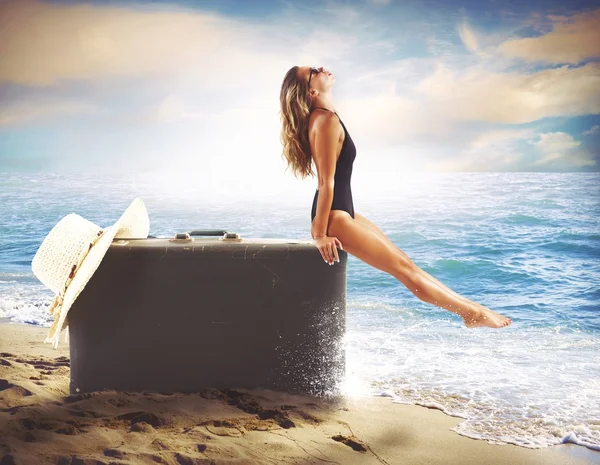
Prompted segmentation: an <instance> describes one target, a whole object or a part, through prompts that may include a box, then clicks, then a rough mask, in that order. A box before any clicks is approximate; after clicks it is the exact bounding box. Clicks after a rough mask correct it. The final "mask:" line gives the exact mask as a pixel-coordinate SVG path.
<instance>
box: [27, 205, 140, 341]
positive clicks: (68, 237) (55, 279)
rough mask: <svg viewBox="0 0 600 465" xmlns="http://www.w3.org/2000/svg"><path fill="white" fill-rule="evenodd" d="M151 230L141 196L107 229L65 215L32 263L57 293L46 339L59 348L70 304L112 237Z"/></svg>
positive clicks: (88, 278)
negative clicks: (52, 320)
mask: <svg viewBox="0 0 600 465" xmlns="http://www.w3.org/2000/svg"><path fill="white" fill-rule="evenodd" d="M149 229H150V222H149V219H148V212H147V210H146V205H144V202H143V201H142V199H135V200H134V201H133V202H131V204H130V205H129V207H127V210H125V212H124V213H123V215H121V217H120V218H119V219H118V221H117V222H116V223H115V224H114V225H112V226H109V227H107V228H105V229H102V228H101V227H100V226H97V225H95V224H94V223H92V222H91V221H88V220H86V219H85V218H82V217H81V216H79V215H77V214H75V213H71V214H69V215H67V216H65V217H64V218H63V219H62V220H60V221H59V222H58V223H57V224H56V226H54V228H52V230H51V231H50V232H49V233H48V235H47V236H46V238H45V239H44V241H43V242H42V245H40V248H39V249H38V251H37V252H36V254H35V256H34V257H33V260H32V262H31V269H32V270H33V274H35V275H36V276H37V278H38V279H39V280H40V281H41V282H42V283H43V284H44V285H45V286H46V287H48V288H49V289H50V290H51V291H52V292H54V293H55V294H56V297H55V298H54V301H53V302H52V304H51V305H50V313H52V314H53V315H54V317H55V320H54V323H53V324H52V326H51V327H50V331H49V333H48V337H47V338H46V340H45V341H44V342H50V343H52V344H53V345H54V348H56V347H58V339H59V336H60V333H61V331H62V330H63V329H65V328H66V327H67V326H68V321H67V313H68V311H69V309H70V308H71V305H73V302H75V299H77V297H78V296H79V294H80V293H81V291H82V290H83V288H84V287H85V285H86V284H87V283H88V281H89V280H90V278H91V277H92V275H93V274H94V272H95V271H96V269H97V268H98V266H99V265H100V262H101V261H102V259H103V258H104V255H105V254H106V252H107V251H108V248H109V247H110V244H111V243H112V241H113V239H115V238H130V239H145V238H146V237H148V232H149ZM67 338H68V333H67V334H65V340H67Z"/></svg>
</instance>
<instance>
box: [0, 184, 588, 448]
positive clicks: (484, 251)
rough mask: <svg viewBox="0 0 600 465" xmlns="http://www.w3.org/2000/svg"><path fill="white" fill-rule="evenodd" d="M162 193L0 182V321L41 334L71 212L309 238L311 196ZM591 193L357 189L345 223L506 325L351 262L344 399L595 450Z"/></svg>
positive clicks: (464, 429)
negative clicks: (476, 322)
mask: <svg viewBox="0 0 600 465" xmlns="http://www.w3.org/2000/svg"><path fill="white" fill-rule="evenodd" d="M160 179H161V178H159V177H157V175H152V174H138V175H136V176H131V175H121V176H119V177H114V176H112V177H109V176H107V175H102V176H101V175H96V176H94V175H75V174H71V175H58V174H44V175H41V174H14V173H0V317H4V318H8V319H10V320H11V321H15V322H17V321H18V322H26V323H31V324H36V325H43V326H49V324H50V320H49V318H48V314H47V309H48V303H49V302H50V301H51V299H52V295H51V293H50V291H49V290H47V289H45V288H44V287H43V285H41V284H40V283H39V282H38V281H37V280H36V279H35V277H34V276H33V274H32V273H31V268H30V264H31V259H32V257H33V255H34V253H35V251H36V250H37V247H38V246H39V244H40V243H41V241H42V239H43V238H44V237H45V235H46V234H47V232H48V231H49V230H50V229H51V228H52V226H53V225H54V224H56V222H58V220H60V218H61V217H62V216H64V215H66V214H68V213H70V212H76V213H79V214H81V215H82V216H84V217H85V218H87V219H89V220H91V221H93V222H95V223H96V224H98V225H100V226H107V225H110V224H112V223H113V222H114V221H115V220H116V219H117V218H118V217H119V216H120V214H121V213H122V212H123V210H124V209H125V208H126V207H127V205H128V204H129V202H130V201H131V200H132V199H133V198H134V197H141V198H143V199H144V201H145V202H146V205H147V207H148V210H149V214H150V233H151V234H152V235H155V236H172V235H173V234H174V233H176V232H183V231H186V230H190V229H196V228H215V229H220V228H223V229H227V230H229V231H235V232H237V233H239V234H241V235H242V236H245V237H264V238H294V239H299V240H309V239H310V206H311V202H312V195H313V194H314V186H313V185H308V184H307V185H306V189H305V190H304V191H302V192H301V193H300V194H299V195H290V196H287V195H282V194H281V192H276V193H274V194H273V195H270V196H264V197H263V198H262V199H261V198H260V197H259V198H255V197H256V196H255V197H252V196H250V195H249V196H246V197H244V196H241V197H240V196H238V197H236V198H228V197H226V196H225V195H224V194H223V192H221V193H219V194H218V195H215V193H214V192H212V193H211V192H209V191H203V189H202V186H195V185H193V183H190V182H189V177H188V178H186V179H187V181H186V182H181V183H179V184H177V182H176V181H177V180H175V182H174V184H171V185H175V186H176V188H166V187H165V184H164V183H161V182H159V181H160ZM598 186H600V175H598V174H595V173H552V174H547V173H445V174H414V175H411V176H410V177H406V178H405V179H403V180H402V182H400V181H399V183H398V186H397V190H396V191H395V192H393V191H392V192H388V193H386V194H385V195H381V194H379V193H378V194H374V195H370V194H369V193H368V192H367V189H365V188H364V187H362V186H360V184H359V183H356V184H353V192H354V205H355V210H356V211H357V212H358V213H360V214H361V215H363V216H366V217H367V218H369V219H370V220H371V221H373V222H374V223H375V224H377V225H378V226H379V227H380V228H381V229H382V230H383V232H384V233H385V234H386V235H387V236H388V237H389V238H390V239H391V240H392V242H394V244H395V245H396V246H398V247H399V248H400V249H402V250H403V251H404V252H406V253H407V254H408V255H409V256H410V257H411V258H412V259H413V261H414V262H415V263H416V264H417V265H419V266H421V267H422V268H423V269H424V270H425V271H427V272H428V273H430V274H431V275H433V276H435V277H436V278H438V279H439V280H441V281H442V282H443V283H445V284H446V285H447V286H449V287H450V288H452V289H453V290H454V291H456V292H458V293H460V294H462V295H464V296H466V297H468V298H470V299H472V300H475V301H477V302H480V303H482V304H484V305H486V306H487V307H490V308H492V309H493V310H495V311H498V312H499V313H502V314H505V315H507V316H509V317H511V318H512V320H513V324H512V325H511V326H509V327H508V328H504V329H489V328H478V329H468V328H466V327H464V325H463V324H462V320H461V319H460V317H458V316H457V315H454V314H452V313H450V312H447V311H445V310H442V309H440V308H438V307H435V306H432V305H429V304H426V303H424V302H422V301H420V300H418V299H417V298H416V297H415V296H414V295H413V294H412V293H411V292H410V291H408V290H407V289H406V288H405V287H404V286H403V285H402V284H400V283H399V282H398V281H397V280H396V279H395V278H393V277H391V276H389V275H387V274H385V273H383V272H381V271H379V270H376V269H374V268H372V267H370V266H368V265H366V264H365V263H363V262H361V261H360V260H358V259H356V258H355V257H353V256H349V260H348V270H347V277H348V281H347V282H348V288H347V329H348V331H347V337H346V341H345V343H346V350H347V357H348V370H347V372H348V377H347V380H346V385H345V389H346V392H347V393H348V394H349V395H351V394H353V393H364V392H369V393H372V394H377V395H387V396H390V397H391V398H392V399H393V400H394V401H395V402H405V403H416V404H422V405H428V406H433V407H436V408H440V409H441V410H443V411H445V412H447V413H449V414H452V415H456V416H460V417H462V418H464V419H465V421H463V422H462V423H461V424H460V425H458V426H457V428H456V431H457V432H459V433H460V434H463V435H466V436H469V437H473V438H480V439H486V440H488V441H490V442H498V443H513V444H519V445H523V446H526V447H546V446H549V445H552V444H558V443H561V442H575V443H578V444H582V445H586V446H587V447H590V448H592V449H600V414H599V413H598V412H600V365H599V364H598V360H600V261H599V257H600V220H599V218H600V214H599V213H600V188H599V187H598ZM323 266H328V265H325V264H323Z"/></svg>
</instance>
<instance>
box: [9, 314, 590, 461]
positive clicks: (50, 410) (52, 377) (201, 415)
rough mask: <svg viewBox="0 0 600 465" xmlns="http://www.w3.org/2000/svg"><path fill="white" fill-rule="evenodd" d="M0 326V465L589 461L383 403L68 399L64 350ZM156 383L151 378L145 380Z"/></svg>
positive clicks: (217, 396) (39, 336)
mask: <svg viewBox="0 0 600 465" xmlns="http://www.w3.org/2000/svg"><path fill="white" fill-rule="evenodd" d="M46 333H47V329H45V328H39V327H34V326H31V325H15V324H0V465H9V464H16V465H23V464H32V465H39V464H61V465H76V464H77V465H83V464H85V465H90V464H98V465H99V464H173V465H188V464H189V465H192V464H197V465H199V464H237V465H241V464H273V465H277V464H340V465H350V464H361V465H363V464H364V465H369V464H389V465H396V464H402V465H411V464H414V465H416V464H423V465H425V464H427V465H436V464H439V465H442V464H443V465H454V464H456V465H504V464H506V465H519V464H523V465H525V464H527V465H583V464H588V465H589V464H592V463H600V453H597V452H594V451H590V450H588V449H585V448H582V447H579V446H574V445H561V446H557V447H552V448H547V449H526V448H522V447H517V446H512V445H492V444H488V443H486V442H485V441H479V440H474V439H470V438H466V437H462V436H460V435H458V434H456V433H455V432H453V431H450V430H449V428H451V427H453V426H455V425H456V424H458V423H459V422H460V421H461V420H460V419H458V418H453V417H449V416H447V415H445V414H443V413H442V412H440V411H438V410H433V409H428V408H425V407H420V406H414V405H403V404H394V403H392V401H391V400H390V399H389V398H381V397H363V398H355V397H354V398H351V397H342V398H335V399H322V398H315V397H311V396H302V395H292V394H287V393H281V392H275V391H270V390H261V389H254V390H246V389H236V388H235V387H232V388H231V389H206V390H204V391H202V392H198V393H194V394H180V393H152V392H136V393H134V392H117V391H104V392H94V393H88V394H76V395H69V350H68V346H67V345H66V344H64V342H63V339H62V337H61V345H60V347H59V349H58V350H54V349H52V347H51V346H50V345H49V344H44V343H43V340H44V337H45V336H46ZM157 376H160V373H157Z"/></svg>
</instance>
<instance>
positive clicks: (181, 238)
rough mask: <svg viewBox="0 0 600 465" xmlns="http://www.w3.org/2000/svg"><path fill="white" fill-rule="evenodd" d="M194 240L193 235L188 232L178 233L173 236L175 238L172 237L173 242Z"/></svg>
mask: <svg viewBox="0 0 600 465" xmlns="http://www.w3.org/2000/svg"><path fill="white" fill-rule="evenodd" d="M191 240H192V236H190V235H189V234H188V233H178V234H175V236H174V237H173V239H171V241H173V242H176V241H177V242H189V241H191Z"/></svg>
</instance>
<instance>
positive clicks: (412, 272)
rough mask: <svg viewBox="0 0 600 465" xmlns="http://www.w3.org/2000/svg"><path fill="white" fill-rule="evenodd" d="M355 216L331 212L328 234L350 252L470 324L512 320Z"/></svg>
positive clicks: (504, 323)
mask: <svg viewBox="0 0 600 465" xmlns="http://www.w3.org/2000/svg"><path fill="white" fill-rule="evenodd" d="M354 216H355V219H352V217H351V216H350V215H349V214H348V213H346V212H344V211H341V210H332V211H331V213H330V215H329V225H328V231H327V234H328V235H329V236H335V237H337V238H338V239H339V240H340V241H341V243H342V246H343V247H344V250H345V251H346V252H348V253H350V254H352V255H354V256H355V257H357V258H358V259H360V260H362V261H364V262H365V263H367V264H368V265H371V266H373V267H375V268H377V269H379V270H381V271H384V272H386V273H389V274H391V275H392V276H394V277H395V278H396V279H398V281H400V282H401V283H402V284H404V285H405V286H406V287H407V288H408V289H409V290H410V291H411V292H412V293H413V294H415V295H416V296H417V297H418V298H419V299H421V300H423V301H424V302H428V303H431V304H433V305H436V306H438V307H440V308H443V309H445V310H449V311H451V312H453V313H456V314H458V315H460V316H461V317H462V318H463V320H464V322H465V324H466V325H467V326H468V327H477V326H489V327H492V328H500V327H503V326H508V325H509V324H510V323H511V320H510V319H509V318H506V317H504V316H502V315H500V314H498V313H496V312H493V311H492V310H490V309H489V308H487V307H484V306H483V305H481V304H478V303H476V302H473V301H471V300H469V299H467V298H466V297H463V296H461V295H460V294H457V293H456V292H454V291H452V290H451V289H450V288H448V287H447V286H445V285H444V284H442V283H441V282H440V281H438V280H437V279H436V278H434V277H433V276H431V275H430V274H428V273H426V272H425V271H423V270H422V269H421V268H419V267H418V266H417V265H416V264H415V263H413V261H412V260H411V259H410V258H409V257H408V256H407V255H406V254H405V253H404V252H402V251H401V250H400V249H398V248H397V247H396V246H395V245H394V244H393V243H392V242H391V241H390V240H389V239H388V238H387V237H385V235H384V234H383V233H382V232H381V230H380V229H379V228H377V226H375V225H374V224H373V223H371V222H369V221H368V220H367V219H366V218H365V217H363V216H361V215H358V214H356V213H355V215H354Z"/></svg>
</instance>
